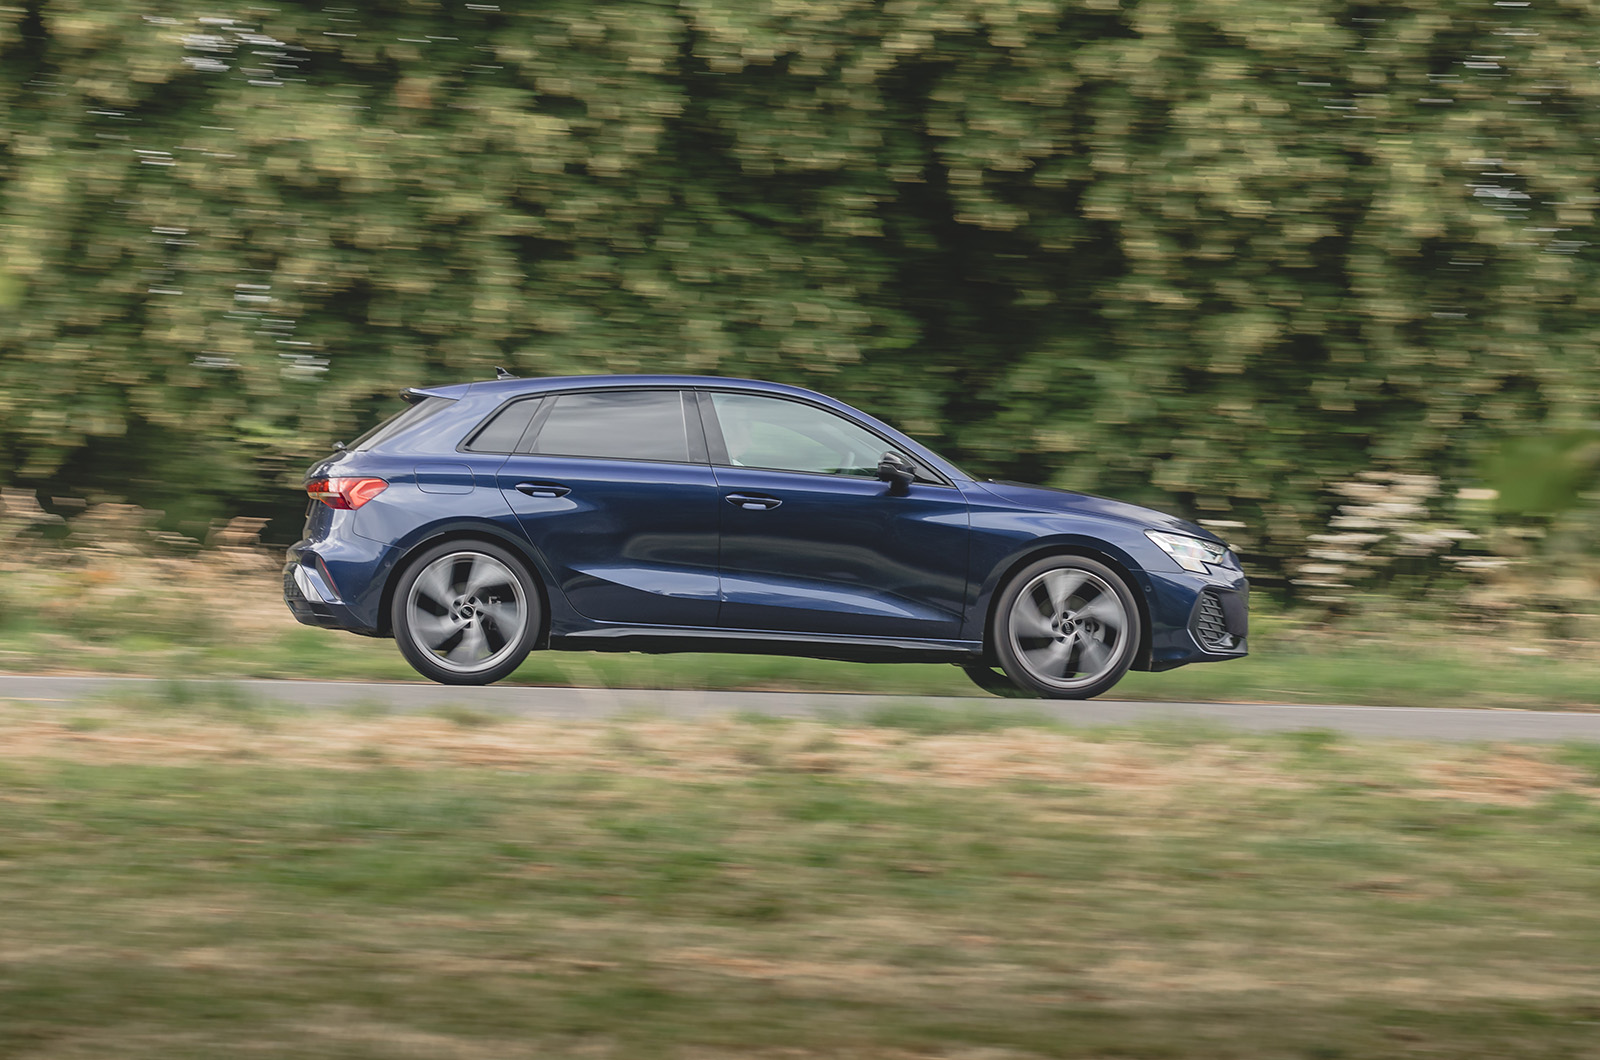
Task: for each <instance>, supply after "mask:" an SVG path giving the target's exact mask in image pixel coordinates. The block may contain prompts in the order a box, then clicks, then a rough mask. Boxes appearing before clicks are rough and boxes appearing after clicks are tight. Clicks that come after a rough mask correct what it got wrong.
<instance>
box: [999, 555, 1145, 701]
mask: <svg viewBox="0 0 1600 1060" xmlns="http://www.w3.org/2000/svg"><path fill="white" fill-rule="evenodd" d="M1052 556H1077V557H1079V558H1080V559H1092V560H1094V561H1095V562H1097V563H1104V564H1105V565H1106V566H1107V567H1110V568H1111V569H1112V571H1114V572H1115V573H1116V574H1117V576H1118V577H1120V578H1121V579H1122V580H1123V581H1124V582H1125V583H1126V584H1127V586H1128V589H1129V590H1130V591H1131V592H1132V593H1133V602H1134V603H1135V604H1136V605H1137V606H1138V608H1139V644H1138V646H1137V647H1136V648H1134V650H1133V665H1132V666H1130V667H1129V669H1130V670H1148V669H1150V645H1151V639H1150V638H1151V636H1152V631H1151V628H1150V603H1149V601H1147V600H1146V599H1145V593H1144V584H1143V582H1141V581H1140V580H1139V579H1138V578H1137V577H1135V576H1134V574H1133V571H1132V570H1131V569H1129V567H1128V565H1127V564H1126V563H1123V562H1121V561H1120V560H1118V559H1117V558H1116V557H1115V556H1112V555H1109V554H1108V553H1105V552H1102V551H1100V550H1099V549H1096V548H1090V547H1089V546H1087V545H1082V544H1060V543H1058V544H1052V545H1045V546H1044V547H1042V548H1036V549H1034V550H1033V551H1031V552H1027V553H1024V554H1023V555H1021V556H1018V557H1017V558H1016V559H1015V560H1013V561H1012V562H1011V563H1010V564H1008V565H1007V566H1006V568H1005V570H1004V571H1003V572H1002V573H1001V575H1000V576H999V577H998V578H996V579H995V581H994V586H993V587H992V588H991V589H990V590H989V603H988V605H987V607H986V608H985V612H984V616H983V661H984V662H985V663H986V664H987V665H989V666H999V665H1000V657H999V656H998V655H997V654H996V653H995V642H994V634H995V621H994V619H995V610H996V608H998V607H999V606H1000V597H1001V595H1003V593H1004V591H1005V587H1006V586H1008V585H1010V584H1011V579H1013V578H1015V577H1016V576H1017V572H1018V571H1020V570H1022V569H1023V568H1024V567H1027V566H1028V565H1030V564H1032V563H1037V562H1038V561H1039V560H1041V559H1049V558H1051V557H1052Z"/></svg>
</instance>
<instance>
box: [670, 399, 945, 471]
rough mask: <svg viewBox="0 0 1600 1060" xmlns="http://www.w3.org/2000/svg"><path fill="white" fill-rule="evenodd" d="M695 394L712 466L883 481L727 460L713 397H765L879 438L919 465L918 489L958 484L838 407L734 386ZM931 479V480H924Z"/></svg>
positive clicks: (726, 449)
mask: <svg viewBox="0 0 1600 1060" xmlns="http://www.w3.org/2000/svg"><path fill="white" fill-rule="evenodd" d="M695 393H696V394H697V395H699V406H700V418H701V419H702V420H704V421H705V422H704V424H703V429H704V431H705V438H706V449H707V452H708V454H709V457H710V462H711V466H712V467H725V468H728V469H729V470H732V471H765V472H768V473H770V474H776V475H810V476H812V477H814V478H826V479H841V480H849V481H852V482H881V481H882V480H881V479H876V478H870V479H869V478H867V477H866V476H864V475H841V474H839V473H838V472H835V471H799V470H796V469H795V468H789V467H749V466H746V465H743V464H735V463H732V462H731V460H730V459H729V457H728V445H727V442H726V441H725V440H724V439H723V437H722V423H721V421H719V420H718V419H717V409H716V405H715V404H714V403H713V402H712V400H711V395H712V394H734V395H737V396H742V397H758V398H766V399H767V400H769V401H787V402H790V403H792V404H795V405H806V406H809V407H810V408H814V409H816V410H817V411H819V412H823V413H827V414H828V415H830V416H837V417H838V418H839V419H841V420H844V421H845V422H846V423H848V424H850V425H851V426H853V427H856V428H858V429H860V430H863V431H866V432H867V433H868V434H870V435H872V436H873V437H874V438H877V439H878V441H880V442H882V443H883V444H884V446H885V447H886V448H889V449H893V450H894V451H895V452H897V453H901V455H903V456H905V457H906V458H907V459H909V460H911V461H912V462H913V463H915V464H916V465H917V470H918V471H920V472H922V475H919V476H918V477H917V479H916V484H917V485H919V486H936V487H939V488H941V489H955V488H956V484H955V483H954V482H951V481H950V480H949V479H948V478H946V477H945V474H944V472H942V471H940V470H939V469H938V468H936V467H932V466H930V465H929V464H928V462H927V461H925V460H922V459H920V458H918V457H917V456H916V455H915V454H914V453H907V452H904V447H903V446H901V445H900V444H899V443H897V442H894V441H891V440H890V439H888V438H885V437H884V436H883V432H882V431H878V430H874V429H873V428H872V427H869V426H868V425H867V424H865V423H862V422H860V421H859V420H857V419H856V418H855V417H853V416H849V415H846V414H845V413H843V412H840V411H839V410H838V409H836V408H830V407H829V406H827V405H824V404H823V403H822V402H820V401H810V400H807V399H806V398H803V397H801V396H799V395H797V394H768V393H766V392H765V391H761V390H743V389H737V388H734V387H715V386H714V387H696V388H695ZM923 475H927V476H932V477H931V479H929V478H924V477H922V476H923Z"/></svg>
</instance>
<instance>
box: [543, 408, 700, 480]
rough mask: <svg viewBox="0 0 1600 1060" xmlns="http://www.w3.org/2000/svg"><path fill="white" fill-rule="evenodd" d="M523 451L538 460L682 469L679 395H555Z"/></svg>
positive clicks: (685, 435) (683, 425)
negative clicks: (647, 463)
mask: <svg viewBox="0 0 1600 1060" xmlns="http://www.w3.org/2000/svg"><path fill="white" fill-rule="evenodd" d="M525 451H526V452H529V453H533V454H535V455H538V456H590V457H601V458H605V459H609V460H670V461H674V462H677V463H688V462H689V431H688V424H687V421H686V418H685V416H684V412H683V395H682V394H681V393H679V392H678V391H676V390H611V391H602V392H599V393H593V394H561V395H559V396H558V397H556V398H555V399H554V402H553V407H552V408H551V409H550V414H549V415H548V416H546V417H545V420H544V423H543V425H541V426H540V427H539V432H538V434H537V435H536V436H535V438H534V440H533V444H532V446H531V447H527V448H526V449H525Z"/></svg>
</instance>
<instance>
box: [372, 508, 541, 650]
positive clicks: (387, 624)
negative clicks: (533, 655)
mask: <svg viewBox="0 0 1600 1060" xmlns="http://www.w3.org/2000/svg"><path fill="white" fill-rule="evenodd" d="M463 541H481V542H483V543H485V544H489V545H498V546H500V547H501V548H503V549H506V550H507V551H509V552H510V553H511V554H512V555H514V556H516V557H517V558H519V559H521V560H522V563H523V566H525V567H526V568H527V569H528V576H529V577H530V578H532V579H533V588H534V591H535V592H537V593H538V594H539V606H540V608H541V609H542V611H543V617H544V622H543V623H542V625H543V628H542V629H540V630H539V636H538V638H537V639H536V640H535V641H534V648H535V649H536V650H537V649H542V648H547V647H549V646H550V627H551V621H550V586H549V584H548V580H547V578H546V575H545V572H544V566H543V564H542V563H540V562H539V557H538V556H537V555H536V554H535V553H534V551H533V549H532V548H530V547H529V546H528V544H527V543H526V542H524V541H519V540H517V538H516V537H514V536H512V535H510V534H503V533H499V532H497V531H496V530H493V529H491V528H489V527H485V526H481V525H468V526H446V527H440V528H438V529H436V530H434V531H433V532H431V533H429V534H427V535H426V536H424V537H422V538H420V539H419V540H417V541H415V542H414V543H412V544H411V545H409V546H407V547H406V549H405V551H404V552H403V553H402V554H401V555H400V557H399V558H398V559H396V560H395V562H394V565H393V566H391V567H390V568H389V576H388V577H387V578H385V579H384V584H383V595H382V596H381V597H380V598H379V601H378V623H379V626H378V633H379V635H380V636H384V637H392V636H394V623H393V620H392V619H391V617H390V612H391V611H392V610H393V606H394V594H395V589H396V587H397V586H399V584H400V579H401V578H403V577H405V574H406V571H407V570H408V569H409V568H410V567H411V565H412V563H413V562H414V561H415V560H416V558H417V557H418V556H419V555H421V554H422V553H424V552H426V551H428V550H429V549H430V548H433V547H434V546H436V545H442V544H446V543H455V542H463Z"/></svg>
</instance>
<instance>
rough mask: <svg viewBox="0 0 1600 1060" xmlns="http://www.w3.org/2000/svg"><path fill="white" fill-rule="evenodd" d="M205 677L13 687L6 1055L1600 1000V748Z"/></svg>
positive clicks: (916, 1052) (1252, 1053)
mask: <svg viewBox="0 0 1600 1060" xmlns="http://www.w3.org/2000/svg"><path fill="white" fill-rule="evenodd" d="M186 694H187V695H188V696H189V697H190V698H189V701H188V702H186V703H170V702H163V701H162V700H161V698H160V697H159V696H157V697H148V698H144V699H141V700H139V701H137V702H133V701H130V702H127V703H100V704H92V705H85V706H78V707H74V708H72V709H71V710H69V711H52V710H49V709H45V708H40V707H37V706H21V705H17V706H4V705H0V803H3V805H0V818H3V820H4V821H5V826H4V828H3V829H0V1055H3V1056H6V1057H8V1058H10V1057H15V1058H19V1060H21V1058H27V1060H65V1058H76V1057H86V1056H91V1055H100V1056H103V1055H115V1056H118V1057H121V1058H131V1060H142V1058H146V1057H149V1058H155V1057H160V1058H162V1060H171V1058H178V1060H182V1058H189V1057H193V1058H199V1057H206V1058H211V1057H216V1056H284V1057H291V1056H292V1057H338V1058H380V1057H381V1058H385V1060H388V1058H392V1057H399V1056H428V1057H469V1058H475V1057H485V1058H496V1060H501V1058H507V1060H514V1058H519V1057H541V1058H558V1060H559V1058H566V1057H574V1058H576V1057H617V1058H628V1057H649V1058H661V1057H665V1058H680V1057H681V1058H686V1060H687V1058H695V1060H701V1058H723V1057H727V1058H732V1057H773V1058H778V1057H786V1058H805V1057H885V1058H896V1060H908V1058H915V1057H927V1058H933V1057H939V1058H946V1060H1031V1058H1035V1057H1084V1058H1088V1057H1109V1056H1127V1057H1168V1058H1189V1057H1194V1058H1202V1057H1203V1058H1206V1060H1226V1058H1254V1057H1293V1058H1298V1057H1305V1058H1315V1060H1325V1058H1336V1057H1367V1056H1435V1057H1452V1058H1473V1057H1485V1058H1487V1057H1494V1058H1524V1057H1527V1058H1533V1057H1540V1058H1542V1057H1552V1058H1553V1057H1573V1058H1576V1057H1581V1056H1585V1055H1592V1049H1593V1044H1594V1042H1595V1041H1596V1040H1597V1036H1600V1006H1597V1004H1596V1002H1595V998H1596V997H1600V967H1597V966H1596V964H1595V961H1594V955H1595V954H1596V953H1597V952H1600V902H1596V901H1595V897H1596V896H1595V890H1594V879H1595V874H1596V870H1597V869H1600V853H1597V851H1600V750H1597V749H1595V748H1593V747H1570V748H1527V747H1516V746H1495V747H1488V746H1485V747H1460V746H1449V747H1440V746H1431V745H1403V744H1392V743H1390V744H1378V743H1356V742H1351V741H1346V740H1342V739H1340V738H1338V737H1336V736H1333V735H1331V734H1328V733H1296V734H1289V735H1283V736H1259V737H1256V736H1250V737H1246V736H1229V735H1226V734H1219V733H1217V732H1214V731H1202V730H1194V731H1182V732H1180V731H1176V730H1172V729H1159V730H1157V729H1148V730H1147V729H1131V730H1121V731H1100V732H1092V733H1090V732H1075V731H1072V730H1069V729H1063V728H1059V727H1049V726H1039V725H1029V726H1028V727H1016V728H1012V727H992V726H983V725H972V726H967V727H965V728H966V729H967V731H963V732H947V731H931V730H929V729H928V728H927V726H926V725H924V724H923V723H922V722H921V721H920V720H919V717H920V716H918V715H914V714H912V715H906V716H905V717H897V716H892V715H883V716H877V717H874V718H873V719H871V720H872V721H873V724H860V725H843V724H840V725H829V724H823V723H818V722H811V721H807V722H782V721H774V720H771V719H763V720H761V721H760V722H756V721H753V720H752V721H741V720H738V719H723V720H717V721H705V722H698V723H686V722H672V721H665V720H659V719H634V720H630V721H623V722H610V723H603V724H578V723H560V724H557V723H550V722H536V721H528V720H519V719H503V718H501V719H485V718H481V717H477V716H472V717H468V716H465V715H462V716H457V715H455V714H452V713H451V712H443V713H442V714H441V715H438V716H390V715H387V714H385V713H383V711H382V710H381V707H377V706H375V707H374V708H373V709H370V710H366V711H362V712H357V713H352V714H349V715H334V716H327V715H319V716H313V715H307V714H298V713H295V712H293V711H286V710H269V709H266V708H263V707H261V706H259V705H254V704H251V703H249V702H247V701H245V700H243V699H241V698H239V697H237V696H236V695H234V696H230V695H229V694H226V693H220V694H216V695H214V694H212V693H209V692H207V691H205V690H194V689H191V690H189V691H188V692H187V693H186ZM213 699H215V700H216V702H213V701H212V700H213ZM1026 721H1028V719H1026V718H1025V717H1023V718H1016V719H1014V722H1013V723H1017V722H1026Z"/></svg>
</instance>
